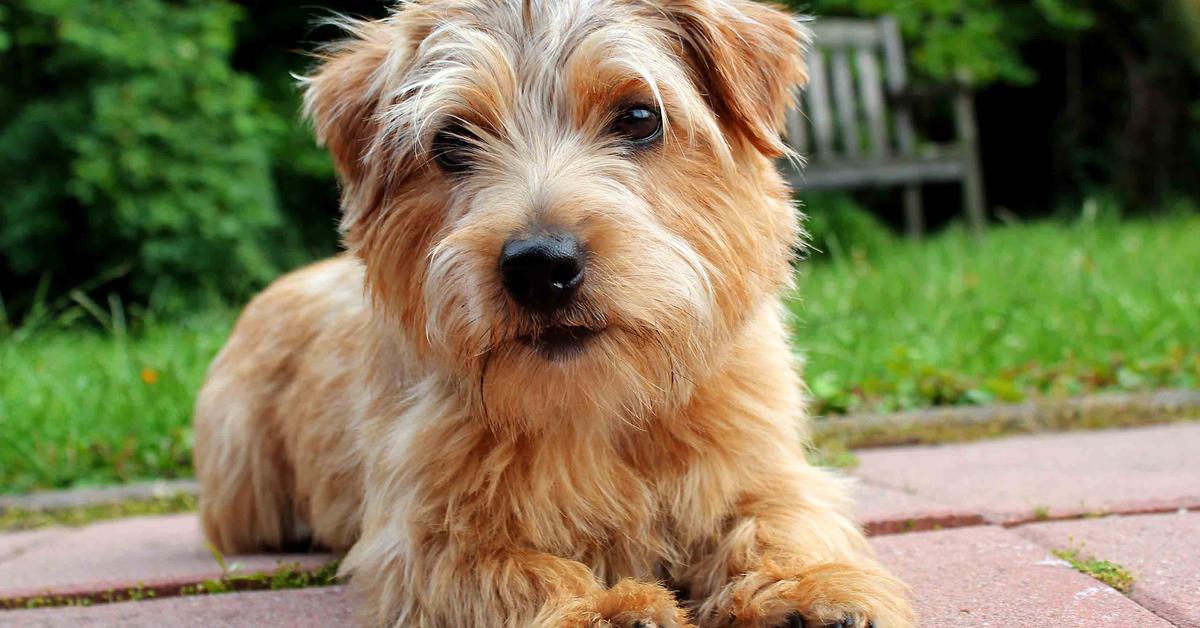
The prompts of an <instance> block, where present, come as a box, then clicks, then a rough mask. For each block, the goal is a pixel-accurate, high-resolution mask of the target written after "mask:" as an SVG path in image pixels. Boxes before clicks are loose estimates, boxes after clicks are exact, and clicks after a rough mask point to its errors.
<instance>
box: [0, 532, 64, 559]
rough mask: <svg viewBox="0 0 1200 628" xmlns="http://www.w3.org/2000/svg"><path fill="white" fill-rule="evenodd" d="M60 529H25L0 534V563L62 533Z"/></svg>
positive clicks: (47, 541)
mask: <svg viewBox="0 0 1200 628" xmlns="http://www.w3.org/2000/svg"><path fill="white" fill-rule="evenodd" d="M62 533H63V532H62V530H58V529H52V530H26V531H23V532H8V533H4V534H0V563H3V562H4V561H6V560H11V559H13V558H16V557H18V556H20V555H21V554H24V553H25V552H28V551H30V550H32V549H34V548H36V547H38V546H39V545H42V544H44V543H49V542H51V541H52V540H54V539H56V538H58V537H59V536H61V535H62Z"/></svg>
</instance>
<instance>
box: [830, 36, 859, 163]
mask: <svg viewBox="0 0 1200 628" xmlns="http://www.w3.org/2000/svg"><path fill="white" fill-rule="evenodd" d="M833 100H834V112H835V113H836V115H837V121H838V129H839V130H840V131H841V137H842V150H843V151H844V154H845V155H846V156H847V157H850V158H851V159H853V158H856V157H858V156H859V155H860V154H861V153H862V139H861V138H860V136H859V134H858V103H856V102H855V100H854V76H853V75H852V74H851V72H850V55H849V54H848V53H847V52H846V50H844V49H839V50H834V51H833Z"/></svg>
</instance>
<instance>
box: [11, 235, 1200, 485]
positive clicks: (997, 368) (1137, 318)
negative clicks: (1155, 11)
mask: <svg viewBox="0 0 1200 628" xmlns="http://www.w3.org/2000/svg"><path fill="white" fill-rule="evenodd" d="M1198 269H1200V216H1196V215H1191V216H1181V217H1174V218H1170V219H1160V220H1157V221H1143V222H1128V223H1119V224H1118V223H1105V222H1101V223H1083V224H1071V225H1066V224H1062V223H1038V224H1025V225H1016V226H1007V227H998V228H996V229H993V230H992V231H990V232H989V233H988V234H987V236H986V237H985V238H984V240H982V241H976V240H974V239H972V238H971V237H969V236H966V235H964V234H961V233H958V232H949V233H946V234H943V235H941V236H939V237H936V238H934V239H932V240H929V241H925V242H921V243H912V242H906V241H895V242H891V243H885V244H884V245H882V246H880V247H877V248H876V249H875V250H873V251H871V252H870V253H869V254H863V255H859V254H846V255H833V256H823V257H822V258H820V259H814V260H811V261H809V262H806V263H804V264H802V265H801V270H800V275H799V278H798V282H797V285H798V289H797V292H796V295H795V296H793V297H792V298H790V299H789V305H790V307H791V308H792V309H793V311H794V312H795V313H796V315H797V324H796V331H795V334H796V345H797V347H798V350H800V351H802V352H803V353H804V354H805V355H806V356H807V360H808V365H807V367H806V368H807V377H808V379H809V381H810V382H811V387H812V388H813V392H814V393H815V396H816V397H817V402H818V410H819V411H820V412H822V413H830V412H845V411H860V410H872V409H880V408H909V407H920V406H924V405H930V404H946V403H950V404H972V403H975V404H977V403H985V402H990V401H993V400H1001V401H1012V400H1019V399H1025V398H1028V397H1030V396H1037V395H1061V396H1066V395H1073V394H1079V393H1083V392H1087V391H1091V390H1096V389H1147V388H1157V387H1196V386H1197V385H1198V382H1200V314H1198V313H1200V272H1197V270H1198ZM77 301H78V302H79V305H78V306H76V307H75V308H73V309H68V310H66V312H68V313H70V312H74V314H75V315H77V316H85V315H86V316H88V317H90V318H91V319H93V320H94V321H98V322H97V324H96V327H102V328H103V330H95V331H80V328H81V324H80V323H79V321H75V322H72V323H65V324H58V323H50V322H43V323H40V324H37V325H33V326H26V327H21V328H19V329H17V330H15V331H7V332H4V331H3V330H2V329H0V493H5V492H8V493H13V492H24V491H28V490H33V489H42V488H57V487H65V486H73V485H80V484H103V483H112V482H124V481H132V480H137V479H145V478H158V477H162V478H172V477H184V476H187V475H189V474H190V473H191V468H190V464H191V463H190V448H191V432H190V429H189V423H190V415H191V408H192V402H193V399H194V396H195V391H196V388H197V387H198V386H199V383H200V381H201V379H202V378H203V375H204V371H205V369H206V368H207V365H208V362H209V361H210V360H211V358H212V356H213V355H214V354H215V353H216V351H217V350H218V349H219V348H220V345H221V342H222V341H223V339H224V337H225V335H226V334H227V333H228V330H229V328H230V326H231V325H232V322H233V319H234V316H235V310H233V309H230V308H220V307H217V308H210V309H207V310H204V311H201V312H199V313H197V314H194V315H192V316H189V317H186V318H184V319H183V320H174V321H170V322H163V321H160V320H157V319H155V318H154V317H150V318H148V319H146V318H136V317H134V318H133V320H132V321H131V322H128V323H127V322H126V321H125V316H124V315H123V314H122V312H121V308H120V306H119V304H116V303H113V304H111V305H110V306H109V307H100V306H97V305H96V304H94V303H92V302H90V301H87V300H86V298H78V299H77ZM59 318H60V319H61V316H60V317H59ZM67 318H70V316H68V317H67ZM56 320H58V319H56ZM127 327H128V328H129V330H130V331H126V328H127Z"/></svg>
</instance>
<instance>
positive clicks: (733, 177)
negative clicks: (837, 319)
mask: <svg viewBox="0 0 1200 628" xmlns="http://www.w3.org/2000/svg"><path fill="white" fill-rule="evenodd" d="M345 26H346V28H347V29H348V30H349V31H350V33H351V35H352V37H351V38H350V39H349V40H348V41H346V42H343V43H341V44H339V45H337V46H336V47H333V48H331V49H329V50H327V51H326V53H325V56H324V59H323V62H322V64H321V66H320V67H319V68H318V70H317V72H316V73H315V74H314V75H313V76H312V77H310V78H308V79H306V89H307V93H306V99H307V103H306V104H307V107H308V111H309V114H310V115H311V116H312V117H313V118H314V120H315V124H316V128H317V133H318V136H319V137H320V138H321V139H322V140H323V141H324V142H325V143H326V145H327V146H328V147H329V149H330V151H331V152H332V154H333V156H334V159H335V163H336V165H337V167H338V171H339V175H340V177H341V180H342V184H343V206H344V212H345V214H344V219H343V223H342V229H343V233H344V234H345V239H346V243H347V245H348V247H349V248H350V250H351V251H352V252H354V253H355V254H356V255H358V256H359V257H360V258H361V259H362V260H363V261H364V263H365V265H366V268H367V276H368V285H369V289H370V291H371V294H372V296H373V298H374V300H375V302H376V303H377V306H378V308H379V309H380V311H381V312H383V313H384V314H385V315H386V316H387V317H388V321H389V322H390V323H391V324H395V325H397V326H399V328H400V329H402V330H403V331H404V332H405V335H406V337H407V339H408V341H409V342H410V343H411V344H412V346H413V350H414V351H416V352H418V353H419V354H420V355H421V356H422V358H423V359H427V360H428V361H429V362H430V363H431V364H436V365H438V366H437V368H439V369H441V370H442V371H443V372H447V373H450V374H451V375H453V376H454V378H455V379H456V381H458V382H460V386H461V392H462V393H463V394H465V395H468V396H469V397H470V398H471V400H472V401H473V402H474V403H476V404H477V406H478V408H479V411H480V413H481V414H482V415H483V416H485V417H487V419H488V420H489V421H494V422H495V424H496V426H497V427H498V428H500V429H513V430H515V429H521V428H523V427H524V428H528V427H531V426H532V425H531V424H532V423H534V422H543V421H549V422H553V421H555V420H558V419H564V418H569V417H573V416H579V415H586V416H600V415H613V416H621V417H622V418H624V419H625V420H630V419H633V420H636V419H637V418H638V417H642V416H645V415H646V414H647V413H648V412H652V411H655V410H657V409H661V408H663V407H665V406H669V405H671V404H678V403H682V402H683V401H685V400H686V399H687V397H688V394H689V391H690V390H691V386H692V384H691V382H694V381H695V380H696V378H697V377H702V376H703V374H704V373H705V372H706V371H707V370H708V369H711V368H713V367H715V366H716V365H717V364H719V362H720V360H721V357H722V351H721V349H722V347H724V346H727V345H728V343H729V342H730V339H731V338H732V337H733V335H734V334H736V333H737V332H738V330H739V328H740V327H741V326H742V325H744V324H745V322H746V320H747V318H748V317H749V316H751V315H753V314H754V312H755V311H756V310H758V309H760V308H762V307H765V306H768V304H769V302H770V301H772V300H774V299H775V297H776V296H777V294H778V292H779V290H780V289H782V287H783V286H785V285H786V284H787V281H788V277H789V276H790V268H789V257H790V253H791V250H792V247H793V246H794V244H795V238H796V235H795V234H796V229H795V226H794V225H795V216H794V213H793V210H792V208H791V204H790V202H789V195H788V192H787V191H786V189H785V187H784V185H783V184H782V182H781V180H780V178H779V176H778V175H777V174H776V173H775V170H774V166H773V163H772V158H774V157H778V156H779V155H781V154H782V153H783V152H784V149H783V146H782V145H781V143H780V140H779V138H778V129H779V127H780V125H781V122H782V118H783V115H784V112H785V110H786V108H787V107H788V106H789V105H790V102H791V98H792V93H793V90H794V88H795V87H796V86H797V85H798V84H800V83H801V82H803V79H804V76H803V63H802V48H803V46H804V44H805V41H806V33H805V31H804V30H803V29H802V28H801V27H800V26H799V25H798V24H797V23H796V22H795V21H794V20H792V19H791V18H790V17H789V16H787V15H786V14H784V13H782V12H780V11H778V10H776V9H772V8H768V7H765V6H762V5H759V4H755V3H752V2H750V1H749V0H415V1H413V2H409V3H404V4H403V5H402V6H401V7H400V8H398V9H397V10H396V11H395V13H394V14H393V16H392V17H390V18H389V19H387V20H384V21H380V22H359V23H348V24H345Z"/></svg>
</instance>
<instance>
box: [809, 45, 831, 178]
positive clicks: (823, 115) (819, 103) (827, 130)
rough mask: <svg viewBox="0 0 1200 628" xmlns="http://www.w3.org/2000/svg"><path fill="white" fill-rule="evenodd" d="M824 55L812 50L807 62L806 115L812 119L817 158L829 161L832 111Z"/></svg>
mask: <svg viewBox="0 0 1200 628" xmlns="http://www.w3.org/2000/svg"><path fill="white" fill-rule="evenodd" d="M825 65H826V64H825V55H824V54H823V53H822V52H821V51H820V50H813V51H812V54H811V55H810V56H809V61H808V76H809V80H808V97H807V98H806V99H805V104H806V105H807V106H808V115H809V117H810V118H811V119H812V127H813V140H814V142H815V144H816V146H815V148H816V154H817V157H819V158H822V159H831V158H833V157H834V154H833V111H832V110H831V108H830V106H829V85H828V81H829V79H828V78H827V74H826V70H825Z"/></svg>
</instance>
